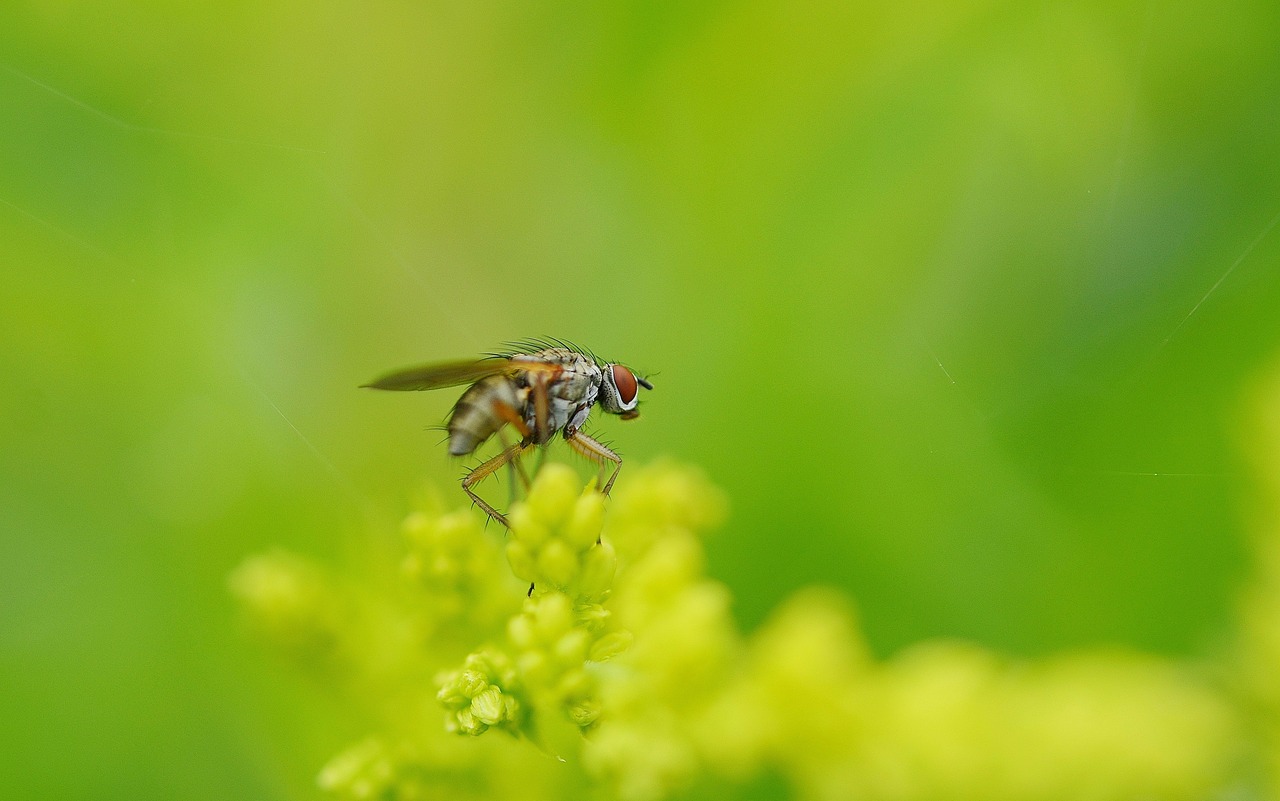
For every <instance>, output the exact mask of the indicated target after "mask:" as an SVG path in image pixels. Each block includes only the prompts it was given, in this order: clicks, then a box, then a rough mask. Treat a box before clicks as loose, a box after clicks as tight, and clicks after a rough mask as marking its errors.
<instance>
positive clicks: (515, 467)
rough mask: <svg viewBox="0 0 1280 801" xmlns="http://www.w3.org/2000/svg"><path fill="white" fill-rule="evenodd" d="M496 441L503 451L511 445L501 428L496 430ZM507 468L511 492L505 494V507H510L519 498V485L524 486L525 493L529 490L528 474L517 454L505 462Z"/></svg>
mask: <svg viewBox="0 0 1280 801" xmlns="http://www.w3.org/2000/svg"><path fill="white" fill-rule="evenodd" d="M498 441H499V442H501V443H502V449H503V450H504V451H505V450H507V449H508V448H510V447H511V443H510V442H508V441H507V435H506V434H505V433H504V431H503V430H502V429H499V430H498ZM507 470H508V472H510V474H511V475H510V479H511V480H510V484H509V486H510V489H511V492H510V494H509V495H508V496H507V508H510V507H512V506H515V505H516V501H517V500H519V494H518V493H519V488H520V487H524V491H525V493H526V494H527V493H528V492H529V474H528V473H527V472H525V469H524V462H523V461H521V460H520V458H519V457H518V456H517V457H514V458H512V459H511V461H509V462H507Z"/></svg>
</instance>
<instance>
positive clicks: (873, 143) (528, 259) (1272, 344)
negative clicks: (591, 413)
mask: <svg viewBox="0 0 1280 801" xmlns="http://www.w3.org/2000/svg"><path fill="white" fill-rule="evenodd" d="M1276 119H1280V25H1278V24H1277V23H1276V21H1275V15H1274V10H1273V9H1272V8H1271V7H1270V5H1269V4H1266V3H1263V2H1257V1H1255V2H1231V3H1227V4H1222V3H1214V4H1210V3H1205V2H1193V3H1190V4H1182V5H1179V6H1177V7H1161V6H1157V5H1155V4H1152V3H1120V4H1116V3H1093V4H1048V3H1042V4H1018V3H1007V4H998V3H980V2H972V3H935V4H922V5H909V4H908V5H903V4H890V3H884V4H841V3H827V4H812V5H809V6H806V7H804V8H798V7H796V6H793V5H790V4H783V3H767V2H753V3H738V4H732V3H700V4H699V3H657V4H653V3H631V4H628V3H618V4H612V5H608V6H596V5H592V4H585V3H582V4H574V3H542V4H510V5H489V4H463V3H458V4H440V3H429V4H416V3H405V2H399V3H396V2H390V3H389V2H374V3H365V4H351V3H337V4H330V5H327V6H317V5H316V4H303V3H290V2H269V3H234V4H215V3H192V4H176V3H158V2H149V3H122V2H110V1H109V2H99V3H74V2H41V3H24V2H12V3H9V4H6V5H5V6H4V8H3V9H0V154H3V155H0V263H2V264H3V274H2V278H3V280H0V342H2V343H3V348H0V372H2V374H3V375H4V376H5V381H4V382H3V384H2V385H0V510H2V511H0V546H2V547H3V551H2V552H0V588H2V589H0V607H2V608H3V610H4V611H3V614H0V686H3V687H5V692H4V693H3V694H0V715H2V716H3V718H2V719H3V720H4V723H5V726H4V729H3V731H4V734H3V735H0V743H2V744H3V748H2V749H0V754H3V756H0V783H2V784H3V786H5V787H7V788H12V791H13V793H14V797H48V798H63V797H66V798H69V797H84V796H86V795H93V796H95V797H102V798H110V797H122V798H123V797H128V798H133V799H137V798H167V797H173V796H174V795H175V794H180V795H181V796H183V797H187V798H193V799H199V798H211V799H212V798H225V797H228V796H240V797H261V798H293V797H310V794H312V793H313V792H314V790H313V789H312V780H313V777H314V772H315V766H316V765H319V764H322V763H323V762H324V761H325V760H326V759H328V757H329V756H330V755H331V754H333V753H335V752H336V751H337V750H339V749H340V748H341V747H343V746H344V745H345V744H347V743H349V742H351V741H352V740H354V739H356V738H358V737H359V736H361V735H362V733H363V732H364V731H365V729H366V727H365V726H364V725H363V723H362V722H361V721H359V720H352V719H351V713H350V712H349V711H348V710H344V709H340V708H334V707H333V706H332V705H328V702H326V701H325V700H324V698H325V695H324V694H323V693H322V692H320V691H319V689H318V688H317V689H316V691H315V692H314V694H310V693H309V691H307V690H305V689H298V688H297V687H295V685H294V684H293V683H292V682H291V681H289V680H288V679H287V678H286V677H285V675H284V674H283V673H280V674H277V672H275V671H274V670H273V669H271V668H269V667H263V666H262V665H260V664H259V662H258V659H257V657H256V655H254V654H253V652H252V651H251V650H249V649H247V648H246V647H245V646H244V644H243V637H242V633H241V632H239V631H238V630H237V629H236V627H235V625H234V615H233V614H232V610H231V604H230V601H229V600H228V598H227V597H226V593H225V576H226V574H227V572H228V571H229V570H230V569H231V567H232V566H234V565H235V564H236V563H238V562H239V560H240V558H241V557H242V556H243V555H244V554H245V553H249V552H253V551H260V550H264V549H266V548H268V547H269V546H271V545H275V544H279V545H283V546H285V547H289V548H292V549H295V550H299V551H303V552H306V553H311V554H316V555H318V556H320V557H322V558H324V559H328V560H332V561H338V560H342V561H345V562H356V563H359V562H360V561H361V560H363V559H366V558H367V555H368V554H370V553H372V552H377V551H379V550H381V549H386V548H390V547H392V544H391V543H390V542H388V541H387V540H386V539H385V537H386V535H385V534H383V533H380V532H386V531H392V530H394V528H395V526H394V521H396V520H398V519H399V518H400V516H401V515H402V513H403V511H404V510H405V508H406V506H407V504H406V502H405V498H406V496H407V495H408V494H409V492H410V491H411V490H412V488H413V487H415V486H417V484H418V483H419V482H420V481H421V480H422V478H423V476H424V475H425V476H426V477H428V478H429V479H432V480H434V481H436V482H438V483H440V484H442V485H444V486H446V488H448V485H449V484H450V483H451V482H452V480H453V479H454V478H455V477H456V476H457V475H458V473H459V470H460V466H459V465H457V464H454V463H451V462H450V461H449V460H448V459H447V457H446V456H445V455H444V452H443V448H440V447H438V446H437V439H438V436H437V434H436V433H435V432H432V431H426V430H424V426H427V425H431V424H435V423H437V422H439V421H440V420H441V419H442V418H443V416H444V415H445V413H446V412H447V410H448V408H449V406H450V404H451V403H452V401H453V399H454V398H453V397H452V396H451V395H450V393H436V394H434V395H423V396H403V397H400V396H383V395H375V394H373V393H361V392H357V391H356V390H355V386H356V385H357V384H359V383H360V382H362V381H364V380H367V379H368V378H370V377H372V376H373V375H374V374H377V373H378V372H380V371H382V370H383V369H385V368H389V367H395V366H400V365H403V364H408V363H413V362H416V361H422V360H430V359H436V358H451V357H457V356H465V355H468V354H474V353H478V352H481V351H485V350H489V349H491V348H493V347H494V346H495V345H496V344H497V343H500V342H502V341H503V340H506V339H512V338H516V337H521V336H529V335H544V334H547V335H555V336H562V337H566V338H570V339H575V340H578V341H581V342H582V343H583V344H586V345H589V346H590V347H592V348H593V349H595V350H596V351H598V352H600V353H602V354H603V355H607V356H609V357H610V358H617V359H619V360H622V361H626V362H628V363H630V364H633V365H634V366H636V367H637V368H639V369H642V370H648V371H652V372H654V373H656V376H655V378H654V381H655V384H656V386H657V389H656V390H655V391H654V392H653V393H652V394H651V395H649V396H647V397H646V399H645V404H644V415H643V417H642V418H641V419H640V420H639V421H637V422H633V423H625V424H624V423H618V422H617V421H615V420H606V421H600V422H599V426H598V427H599V429H600V431H601V432H602V433H603V434H604V435H605V436H606V437H608V438H611V439H613V440H615V441H616V443H617V445H618V447H619V448H620V449H621V450H622V452H623V453H624V454H625V455H626V456H627V457H628V459H634V460H636V461H641V462H643V461H647V460H650V459H652V458H655V457H657V456H659V455H663V454H671V455H674V456H677V457H679V458H681V459H683V460H686V461H693V462H696V463H698V464H699V465H701V466H702V467H703V468H704V469H705V470H706V471H707V472H708V474H709V475H710V476H711V477H712V478H713V479H714V480H715V481H716V482H717V483H718V484H719V485H721V486H722V487H724V488H725V490H726V492H727V494H728V496H729V498H730V501H731V505H732V509H733V511H732V517H731V521H730V523H729V525H728V526H727V528H726V530H725V532H724V533H723V534H721V535H720V536H719V537H718V538H717V539H715V540H714V541H712V542H711V543H710V545H709V548H710V560H711V561H710V573H711V574H712V575H713V576H715V577H717V578H719V579H722V580H724V581H725V582H726V583H728V584H729V585H730V587H731V588H732V590H733V591H734V595H735V598H736V599H737V608H736V610H735V611H736V614H737V615H738V617H739V619H740V621H741V622H742V623H743V624H744V625H745V626H746V627H747V628H751V627H753V626H755V625H756V624H757V623H758V622H759V621H760V620H762V619H763V618H764V616H765V614H766V612H767V611H768V610H769V609H771V608H772V607H774V606H775V605H776V604H777V602H778V600H779V599H780V598H782V597H783V596H784V595H786V594H788V593H789V592H790V591H791V590H793V589H794V588H796V587H799V586H801V585H806V584H811V583H815V582H817V583H828V584H833V585H835V586H838V587H840V588H843V589H845V590H847V591H848V592H849V593H851V594H852V595H853V596H854V597H856V598H857V599H858V603H859V605H860V608H861V618H862V620H863V622H864V625H865V628H866V632H867V636H868V637H869V640H870V644H871V646H872V648H873V649H875V650H876V651H877V652H878V653H881V654H890V653H893V652H896V651H897V650H899V649H900V648H902V647H903V646H905V645H907V644H909V643H912V642H915V641H917V640H920V639H922V638H925V637H931V636H936V635H948V636H958V637H966V638H973V639H976V640H978V641H980V642H982V643H984V644H986V645H989V646H993V647H997V648H1001V649H1005V650H1007V651H1011V652H1013V653H1017V654H1025V655H1039V654H1046V653H1051V652H1054V651H1057V650H1060V649H1064V648H1069V647H1073V646H1077V645H1084V644H1090V645H1092V644H1105V643H1122V644H1128V645H1133V646H1137V647H1140V648H1144V649H1147V650H1153V651H1157V652H1161V653H1166V654H1172V655H1183V654H1197V653H1202V652H1205V651H1206V650H1209V649H1212V648H1213V646H1214V644H1215V642H1216V641H1218V640H1219V639H1220V638H1221V637H1222V636H1223V635H1222V631H1223V630H1224V628H1225V626H1226V622H1225V621H1226V620H1227V617H1228V609H1229V598H1230V597H1231V593H1232V592H1233V588H1234V587H1235V586H1237V585H1238V583H1239V581H1240V578H1241V576H1242V575H1243V572H1244V556H1243V548H1242V545H1241V543H1242V540H1243V537H1242V529H1243V523H1242V518H1243V516H1242V514H1241V513H1240V511H1239V510H1240V508H1241V501H1242V499H1243V498H1247V497H1248V493H1249V492H1250V491H1251V490H1250V487H1251V483H1250V480H1249V476H1248V472H1247V470H1246V468H1245V466H1244V462H1243V460H1241V459H1240V458H1239V457H1238V456H1237V450H1238V448H1237V445H1238V440H1239V439H1240V431H1241V426H1240V423H1239V422H1238V417H1239V414H1238V410H1239V397H1240V395H1241V387H1242V385H1243V384H1244V383H1245V382H1246V381H1247V379H1248V377H1249V376H1250V375H1252V374H1253V373H1254V372H1255V371H1256V369H1257V367H1258V365H1259V364H1260V363H1261V362H1262V361H1264V360H1265V359H1266V358H1268V357H1269V355H1270V354H1272V353H1274V352H1275V350H1276V349H1277V346H1278V345H1280V328H1277V326H1276V324H1275V309H1276V308H1277V304H1278V302H1280V270H1277V269H1276V265H1277V260H1278V259H1280V232H1278V231H1273V230H1272V228H1271V226H1272V225H1273V224H1274V223H1275V220H1276V216H1275V215H1276V214H1277V212H1278V211H1280V208H1278V207H1277V206H1276V196H1275V187H1276V186H1278V185H1280V144H1277V140H1276V137H1275V120H1276ZM1246 436H1247V435H1246ZM556 455H557V456H558V457H559V458H568V455H567V454H566V453H565V452H564V450H563V449H559V450H558V451H557V452H556ZM620 480H621V481H623V482H625V481H626V472H625V471H624V473H623V475H622V478H621V479H620ZM175 788H180V792H178V791H177V790H175Z"/></svg>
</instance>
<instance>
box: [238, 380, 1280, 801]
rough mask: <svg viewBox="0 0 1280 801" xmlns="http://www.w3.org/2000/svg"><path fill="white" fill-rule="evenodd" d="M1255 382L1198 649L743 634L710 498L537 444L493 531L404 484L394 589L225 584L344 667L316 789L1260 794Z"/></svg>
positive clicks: (818, 613) (1267, 561)
mask: <svg viewBox="0 0 1280 801" xmlns="http://www.w3.org/2000/svg"><path fill="white" fill-rule="evenodd" d="M1266 398H1267V401H1266V403H1265V404H1264V408H1266V409H1268V410H1269V411H1268V415H1267V416H1265V417H1266V419H1265V420H1264V421H1263V425H1262V426H1261V429H1262V430H1263V431H1264V432H1266V433H1267V435H1268V436H1267V437H1266V438H1264V442H1265V443H1266V446H1265V448H1263V449H1262V457H1261V458H1260V462H1259V469H1260V471H1261V472H1262V473H1263V474H1264V475H1265V476H1266V477H1267V478H1268V480H1269V481H1270V483H1269V485H1268V489H1269V494H1268V495H1267V497H1266V499H1265V501H1264V507H1263V509H1264V513H1265V514H1266V515H1267V519H1269V520H1270V521H1271V524H1270V526H1269V527H1266V528H1264V530H1263V534H1264V536H1261V537H1260V538H1259V540H1258V551H1259V554H1260V564H1259V568H1258V571H1257V572H1258V575H1257V578H1256V579H1255V580H1254V581H1253V582H1252V584H1251V586H1250V588H1249V589H1248V591H1247V592H1246V593H1245V594H1244V597H1243V601H1242V605H1241V610H1242V612H1241V620H1242V623H1241V626H1240V631H1239V637H1238V647H1236V648H1235V649H1234V651H1233V652H1232V654H1231V656H1230V658H1229V659H1226V660H1224V661H1223V662H1221V663H1219V664H1193V663H1187V662H1179V661H1175V660H1170V659H1163V658H1157V657H1153V656H1147V655H1141V654H1136V653H1131V652H1123V651H1115V650H1097V651H1084V652H1073V653H1066V654H1062V655H1060V656H1057V657H1053V658H1048V659H1042V660H1013V659H1009V658H1007V657H1003V656H1001V655H999V654H997V653H994V652H992V651H990V650H987V649H984V648H981V647H978V646H976V645H972V644H966V643H959V642H932V643H923V644H920V645H919V646H917V647H915V648H912V649H909V650H907V651H905V652H903V653H901V654H899V655H897V656H895V657H893V658H891V659H888V660H880V659H877V658H875V657H874V656H873V655H872V654H871V652H870V649H869V648H868V647H867V645H866V644H865V642H864V640H863V638H862V636H861V633H860V630H859V627H858V623H857V618H856V615H855V613H854V610H853V607H852V605H851V603H850V602H849V600H848V599H846V598H844V597H843V596H841V595H840V594H838V593H836V592H834V591H826V590H821V589H808V590H804V591H802V592H800V593H798V594H796V595H795V596H794V597H792V598H791V599H790V600H788V601H787V602H785V603H784V604H783V605H782V606H781V607H780V608H779V609H778V610H776V612H775V613H774V614H773V615H772V616H771V617H770V618H769V619H768V620H767V621H766V622H765V624H764V625H762V626H761V627H760V628H759V629H758V630H756V631H754V632H751V633H743V632H741V631H740V630H739V629H738V627H737V626H736V625H735V623H734V620H733V617H732V614H731V604H732V598H731V595H730V593H729V591H728V589H727V588H726V587H725V586H724V585H723V584H720V583H719V582H716V581H714V580H713V579H711V578H709V577H708V576H707V575H706V570H705V564H704V550H703V543H702V538H703V537H704V536H705V535H706V534H707V533H708V532H709V531H710V530H712V529H714V528H715V527H716V526H718V525H720V523H721V522H722V521H723V519H724V517H725V510H726V503H725V499H724V497H723V495H722V494H721V493H720V492H719V491H718V490H717V489H715V488H714V487H712V486H711V485H710V484H709V483H708V482H707V481H706V480H705V479H704V478H703V477H702V476H701V475H700V474H699V473H698V472H697V471H696V470H693V469H691V468H688V467H684V466H679V465H673V464H656V465H652V466H649V467H647V468H642V469H629V470H628V473H627V476H626V480H625V481H624V482H622V483H621V484H620V485H619V486H618V489H617V492H616V493H615V496H614V497H613V498H611V499H607V500H606V499H605V498H603V497H601V496H600V495H599V493H598V492H596V491H595V488H594V485H593V484H590V483H589V484H587V485H586V486H585V487H584V486H583V485H582V483H581V482H580V481H579V480H578V479H577V477H576V476H575V474H574V473H573V472H572V471H570V470H569V469H568V468H566V467H564V466H561V465H555V464H552V465H548V466H546V467H545V468H544V469H543V470H542V471H541V472H540V473H539V474H538V476H537V477H536V480H535V482H534V485H533V487H532V488H531V489H530V491H529V493H528V497H527V499H526V500H525V501H524V502H523V503H520V504H517V505H516V507H515V508H513V509H512V510H511V512H510V515H509V519H510V522H511V526H512V528H511V531H510V532H504V531H501V530H498V529H496V528H494V527H490V528H489V529H488V530H486V529H485V527H484V526H483V525H482V523H481V518H479V516H478V515H475V514H472V513H471V512H469V511H455V512H446V511H442V510H441V509H439V508H438V505H435V504H432V503H428V504H425V505H424V506H423V507H422V508H419V509H417V510H415V511H414V512H413V513H411V514H410V515H409V517H408V519H407V520H406V522H405V524H404V527H403V532H402V533H403V536H404V542H405V545H404V553H403V556H402V557H401V563H400V569H399V571H398V575H399V577H400V579H399V586H398V587H396V586H393V587H387V586H384V584H385V583H384V582H368V581H366V582H363V583H362V582H360V581H348V582H346V584H339V583H337V582H335V581H334V580H333V579H331V578H329V577H327V576H326V574H325V573H324V571H322V570H320V569H319V568H318V567H316V566H315V565H313V564H311V563H309V562H307V561H306V560H303V559H301V558H300V557H297V556H293V555H289V554H285V553H281V552H273V553H270V554H267V555H265V556H259V557H254V558H252V559H250V560H248V561H247V562H246V563H245V564H244V565H242V566H241V567H240V568H238V569H237V570H236V571H235V573H234V574H233V575H232V578H231V587H232V590H233V592H234V594H235V595H236V596H237V597H238V598H239V599H240V600H241V602H242V605H243V606H244V608H245V611H246V613H247V617H248V619H249V621H250V623H251V624H252V628H253V629H254V630H255V631H256V632H257V633H258V634H259V635H261V636H262V637H263V638H264V639H266V640H267V641H269V642H273V643H274V644H276V645H277V646H278V647H279V648H280V650H281V651H282V652H283V653H285V654H287V655H289V656H290V657H291V658H293V659H294V660H295V661H298V662H299V663H301V664H304V665H306V666H308V667H314V666H315V665H319V664H328V665H342V666H344V675H354V676H357V677H362V678H361V679H360V680H358V681H355V682H351V683H349V687H354V689H352V690H350V692H349V694H350V696H351V702H352V703H354V704H355V705H357V707H358V708H360V709H361V710H363V713H364V714H363V717H364V718H365V719H367V720H371V721H373V722H374V723H373V725H374V726H376V731H375V732H374V733H373V735H372V736H371V737H369V738H368V739H365V740H362V741H360V742H358V743H356V744H354V745H352V746H351V747H350V748H349V749H347V750H346V751H344V752H342V753H341V754H339V755H338V756H336V757H335V758H334V759H333V760H332V761H331V762H330V763H329V764H328V765H327V766H325V767H324V768H323V770H322V771H321V772H320V778H319V784H320V786H321V787H322V788H323V789H324V790H326V791H327V792H328V793H330V794H331V795H332V796H333V797H336V798H341V799H351V801H355V800H356V799H394V800H395V801H412V800H413V799H419V798H431V797H449V798H456V799H467V798H477V799H479V798H489V797H506V796H518V797H520V798H522V799H526V800H527V801H536V799H542V798H546V799H551V798H567V797H585V796H595V797H607V798H618V799H622V801H658V800H659V799H664V798H672V797H676V796H679V795H681V794H687V793H690V792H693V793H695V794H696V793H697V792H698V788H702V789H703V790H705V788H708V787H712V788H715V787H723V786H725V785H726V784H728V785H750V784H752V783H763V784H761V785H760V786H761V787H763V788H766V789H768V788H771V787H772V786H773V784H775V783H778V782H782V783H783V784H785V786H786V787H787V788H788V792H789V794H790V795H792V796H794V797H797V798H802V799H814V800H815V801H825V800H826V799H831V800H832V801H834V800H835V799H847V798H863V799H892V801H913V800H914V799H919V800H920V801H926V800H928V801H938V800H941V801H947V799H956V801H960V800H961V799H974V798H982V799H989V800H991V801H1001V799H1009V801H1013V800H1014V799H1019V800H1022V799H1033V800H1039V799H1043V800H1044V801H1048V799H1059V798H1089V799H1096V800H1097V801H1111V800H1112V799H1114V800H1115V801H1121V800H1122V799H1134V798H1160V799H1168V800H1170V801H1178V800H1179V799H1186V800H1187V801H1190V800H1191V799H1203V798H1210V797H1222V796H1223V795H1224V794H1229V793H1236V794H1238V795H1240V797H1263V796H1264V795H1267V794H1270V795H1272V796H1275V795H1280V736H1278V735H1277V734H1276V732H1278V731H1280V679H1277V678H1276V677H1277V676H1280V623H1277V621H1280V478H1277V477H1280V413H1277V412H1276V411H1275V410H1276V409H1280V382H1277V383H1276V386H1274V387H1273V388H1272V389H1271V390H1270V391H1269V392H1268V393H1267V394H1266ZM1268 471H1269V472H1268ZM330 675H333V674H324V673H322V674H321V676H322V678H325V680H326V681H327V677H328V676H330ZM441 718H443V722H441ZM459 735H468V736H465V737H464V736H459ZM1260 776H1261V777H1263V778H1261V779H1259V777H1260Z"/></svg>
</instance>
